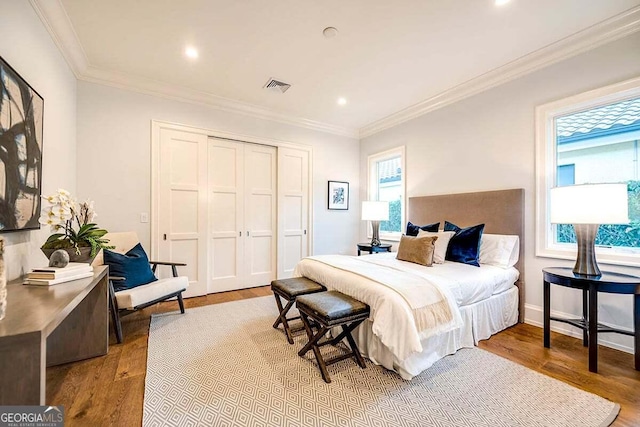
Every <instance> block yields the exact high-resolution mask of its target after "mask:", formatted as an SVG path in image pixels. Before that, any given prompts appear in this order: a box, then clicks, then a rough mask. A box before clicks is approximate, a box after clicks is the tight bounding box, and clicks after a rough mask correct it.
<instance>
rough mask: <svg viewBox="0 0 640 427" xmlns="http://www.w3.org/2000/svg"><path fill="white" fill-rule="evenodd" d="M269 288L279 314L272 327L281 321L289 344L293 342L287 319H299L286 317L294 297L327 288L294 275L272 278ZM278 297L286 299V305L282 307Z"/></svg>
mask: <svg viewBox="0 0 640 427" xmlns="http://www.w3.org/2000/svg"><path fill="white" fill-rule="evenodd" d="M271 290H272V291H273V296H274V297H275V299H276V304H277V305H278V311H279V312H280V314H279V315H278V318H277V319H276V321H275V323H274V324H273V327H274V328H276V329H277V328H278V325H280V323H282V326H283V327H284V333H285V334H286V335H287V341H289V344H293V337H292V336H291V333H292V332H295V330H292V329H291V327H290V326H289V321H291V320H296V319H300V316H296V317H289V318H287V313H288V312H289V310H291V307H292V306H293V304H294V303H295V302H296V298H297V297H299V296H300V295H307V294H313V293H316V292H322V291H326V290H327V289H326V288H325V287H324V286H322V285H321V284H319V283H317V282H314V281H313V280H311V279H307V278H306V277H294V278H291V279H281V280H274V281H272V282H271ZM280 298H284V299H285V300H286V301H287V305H286V306H285V307H284V308H283V307H282V301H281V300H280Z"/></svg>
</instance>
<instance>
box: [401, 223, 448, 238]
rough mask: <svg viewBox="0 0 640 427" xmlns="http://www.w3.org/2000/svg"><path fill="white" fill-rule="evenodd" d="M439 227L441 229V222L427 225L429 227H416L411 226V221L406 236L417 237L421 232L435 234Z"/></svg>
mask: <svg viewBox="0 0 640 427" xmlns="http://www.w3.org/2000/svg"><path fill="white" fill-rule="evenodd" d="M439 227H440V223H439V222H434V223H433V224H427V225H415V224H411V221H409V222H407V232H406V233H405V234H406V235H407V236H417V235H418V233H419V232H420V230H422V231H431V232H433V233H436V232H437V231H438V228H439Z"/></svg>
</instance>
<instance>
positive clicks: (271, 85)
mask: <svg viewBox="0 0 640 427" xmlns="http://www.w3.org/2000/svg"><path fill="white" fill-rule="evenodd" d="M290 87H291V85H290V84H288V83H284V82H281V81H278V80H276V79H274V78H271V79H269V81H268V82H267V84H266V85H264V88H265V89H269V90H271V91H274V92H280V93H285V92H286V91H287V89H289V88H290Z"/></svg>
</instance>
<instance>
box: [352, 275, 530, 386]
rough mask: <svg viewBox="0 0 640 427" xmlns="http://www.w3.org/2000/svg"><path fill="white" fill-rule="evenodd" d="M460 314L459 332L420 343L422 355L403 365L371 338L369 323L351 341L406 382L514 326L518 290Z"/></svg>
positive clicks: (487, 300) (444, 334)
mask: <svg viewBox="0 0 640 427" xmlns="http://www.w3.org/2000/svg"><path fill="white" fill-rule="evenodd" d="M460 313H461V315H462V322H463V325H462V327H461V328H460V329H456V330H454V331H451V332H447V333H443V334H440V335H437V336H432V337H429V338H427V339H425V340H423V341H422V342H421V344H422V349H423V350H422V352H421V353H414V354H412V355H411V356H409V357H408V358H407V359H405V360H404V361H399V360H397V359H396V358H395V357H394V356H393V354H392V353H391V352H390V351H389V350H388V349H387V347H385V346H384V344H382V342H381V341H380V339H379V338H378V337H376V336H375V335H374V334H373V332H372V329H371V325H372V322H371V321H369V320H366V321H365V322H363V323H362V324H361V325H360V326H359V327H358V328H357V329H356V331H355V332H354V338H355V339H356V342H357V343H358V347H359V348H360V351H361V352H362V354H363V356H366V357H368V358H369V359H370V360H371V361H372V362H373V363H375V364H377V365H381V366H384V367H385V368H387V369H390V370H393V371H395V372H397V373H398V374H400V376H401V377H402V378H404V379H406V380H410V379H411V378H413V377H415V376H416V375H418V374H420V373H421V372H422V371H424V370H425V369H427V368H429V367H430V366H431V365H433V364H434V363H435V362H437V361H438V360H440V359H442V358H443V357H444V356H447V355H449V354H453V353H455V352H456V351H458V350H459V349H461V348H465V347H474V346H475V345H476V344H477V343H478V342H479V341H480V340H484V339H487V338H489V337H490V336H491V335H493V334H495V333H498V332H500V331H502V330H504V329H506V328H508V327H509V326H513V325H515V324H516V323H517V322H518V288H517V287H516V286H514V287H512V288H510V289H509V290H507V291H504V292H502V293H500V294H496V295H492V296H491V298H488V299H486V300H483V301H479V302H477V303H474V304H471V305H467V306H463V307H460Z"/></svg>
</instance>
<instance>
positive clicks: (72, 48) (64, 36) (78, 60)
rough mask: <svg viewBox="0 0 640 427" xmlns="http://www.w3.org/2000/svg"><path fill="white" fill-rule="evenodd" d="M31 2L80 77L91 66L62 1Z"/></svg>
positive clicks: (63, 54) (77, 76) (65, 57)
mask: <svg viewBox="0 0 640 427" xmlns="http://www.w3.org/2000/svg"><path fill="white" fill-rule="evenodd" d="M29 3H31V7H32V8H33V10H34V11H35V12H36V14H37V15H38V17H39V18H40V20H41V21H42V24H43V25H44V27H45V28H46V29H47V31H48V32H49V35H50V36H51V38H52V39H53V42H54V43H55V44H56V46H58V50H60V52H61V53H62V56H63V57H64V59H65V60H66V61H67V64H69V67H70V68H71V71H73V74H75V76H76V78H78V79H79V78H80V77H81V76H82V75H83V73H84V71H85V70H86V69H87V67H88V66H89V61H88V60H87V55H86V54H85V52H84V49H83V48H82V45H81V44H80V39H79V38H78V35H77V34H76V31H75V30H74V28H73V25H71V20H70V19H69V15H67V11H66V10H65V9H64V6H63V5H62V3H61V1H60V0H29Z"/></svg>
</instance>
